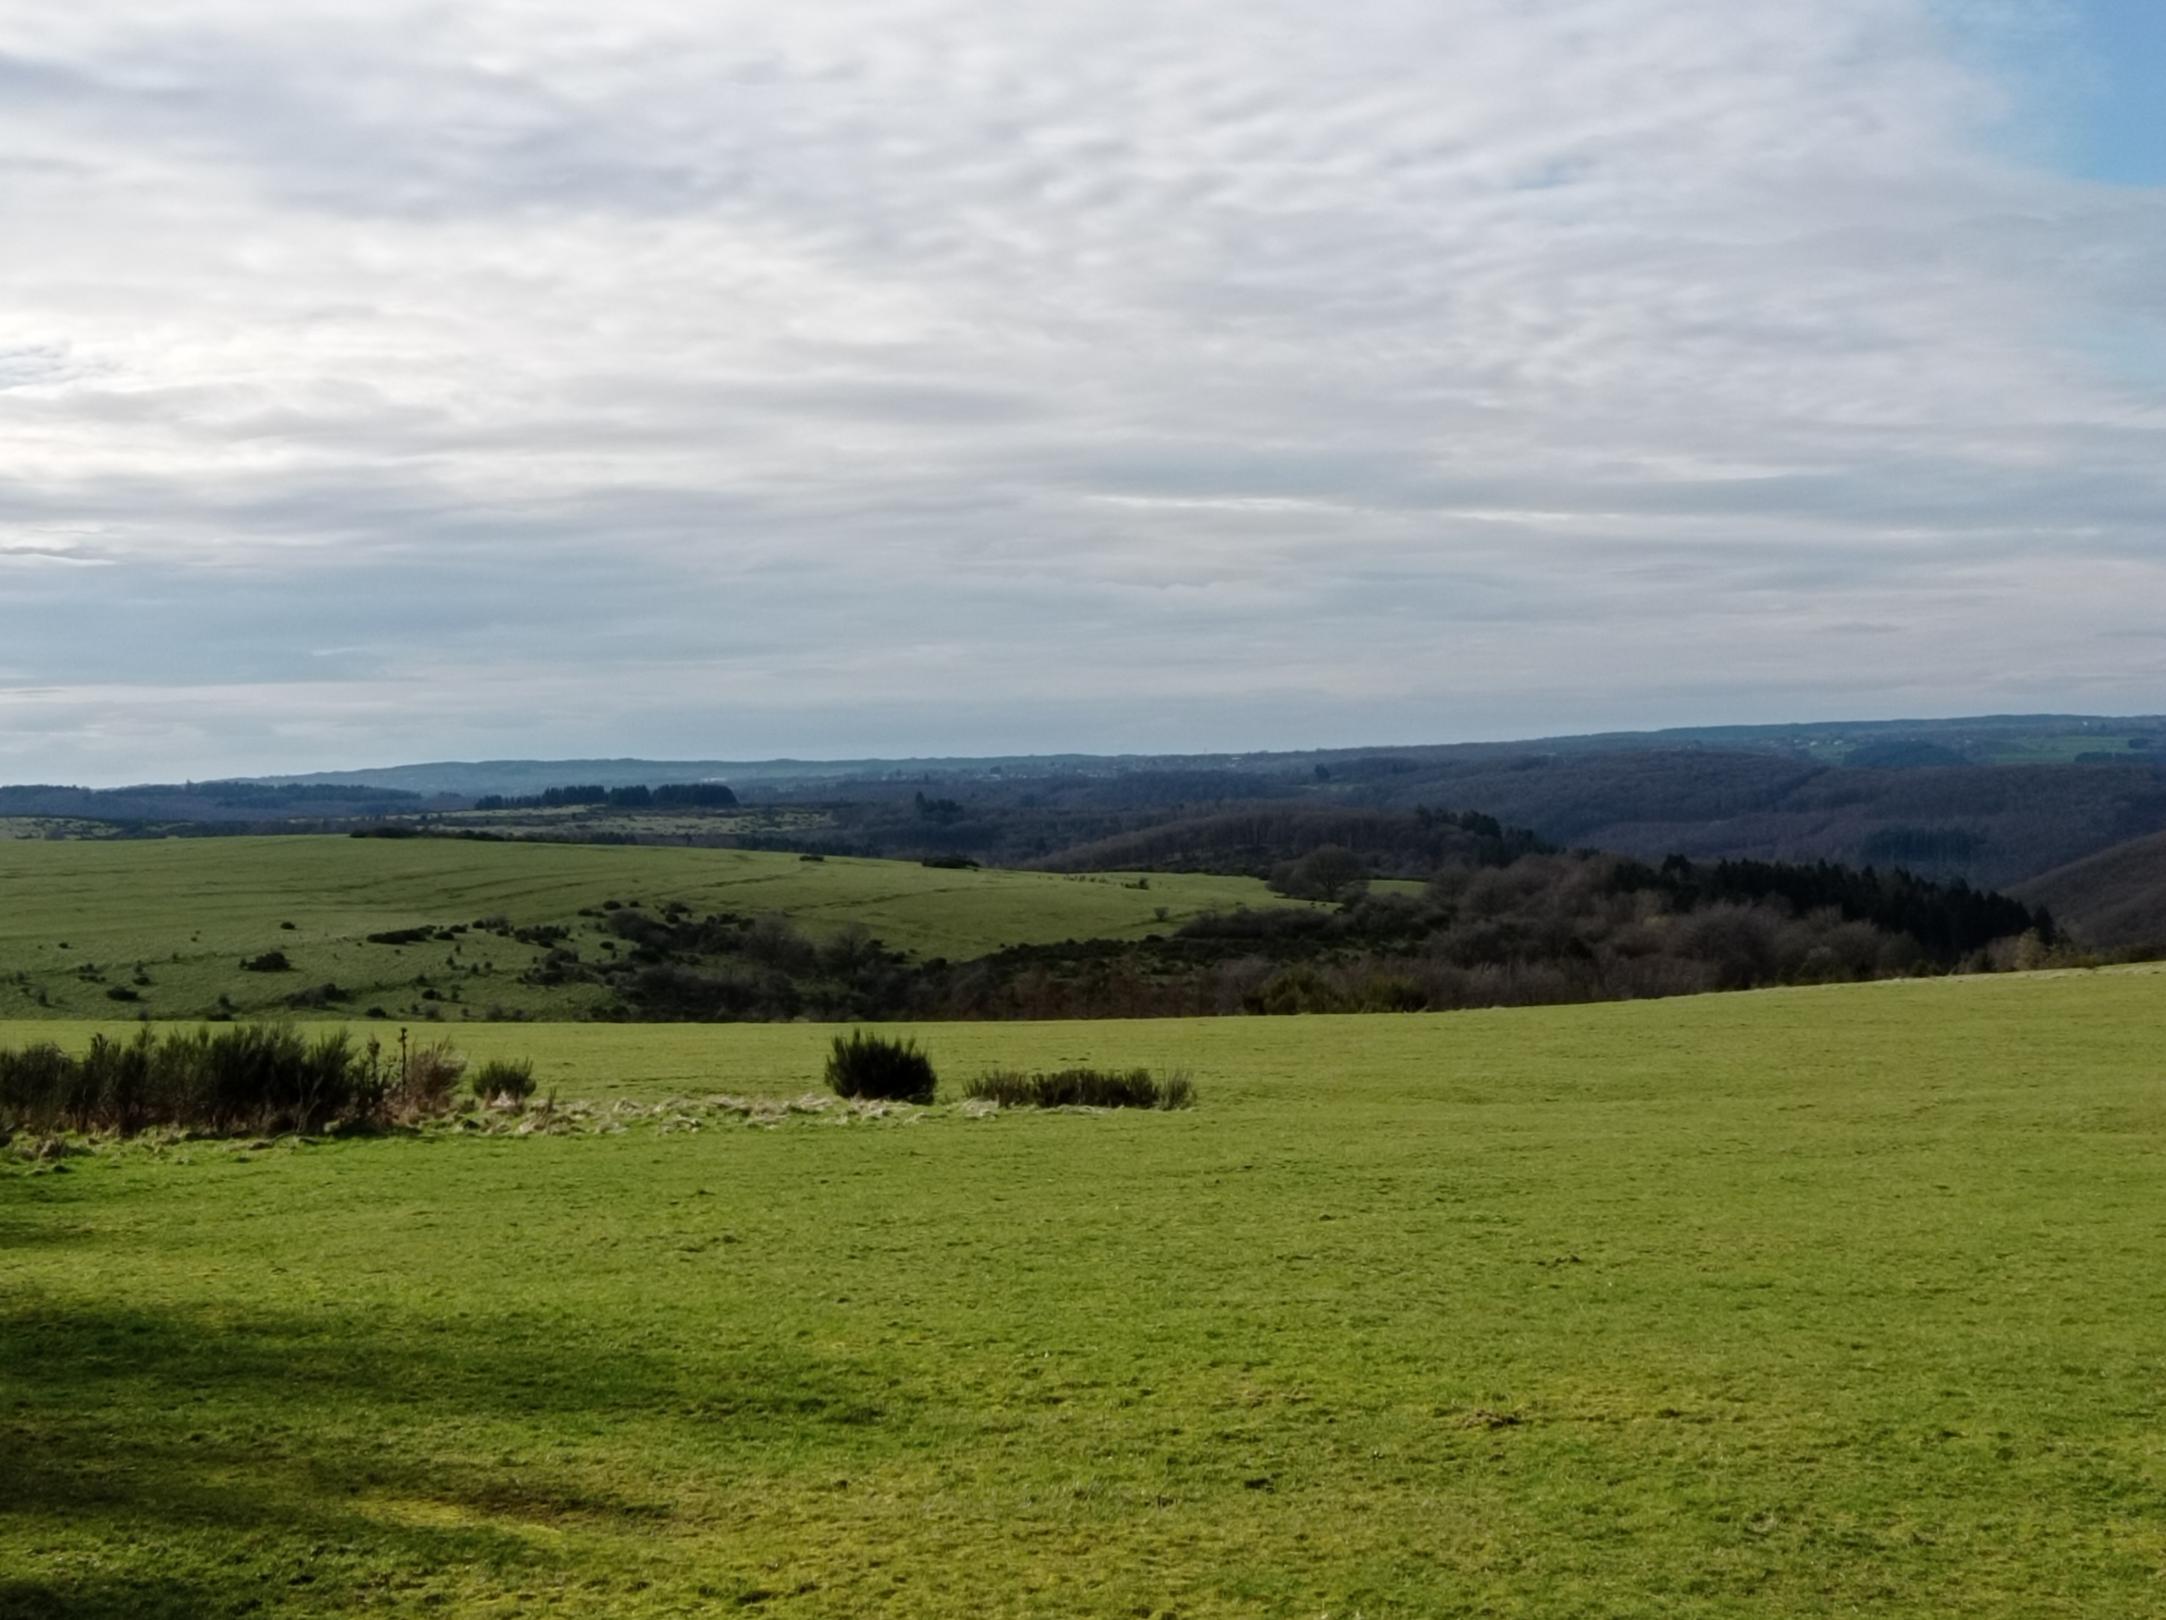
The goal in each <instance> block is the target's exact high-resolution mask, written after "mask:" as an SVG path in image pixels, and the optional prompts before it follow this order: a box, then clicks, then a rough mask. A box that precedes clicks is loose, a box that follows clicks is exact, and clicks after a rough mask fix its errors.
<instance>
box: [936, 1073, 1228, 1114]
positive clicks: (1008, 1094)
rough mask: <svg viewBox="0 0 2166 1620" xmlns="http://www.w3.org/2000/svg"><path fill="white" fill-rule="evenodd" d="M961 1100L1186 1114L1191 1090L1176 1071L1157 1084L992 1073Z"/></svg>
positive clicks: (1137, 1077) (1146, 1078)
mask: <svg viewBox="0 0 2166 1620" xmlns="http://www.w3.org/2000/svg"><path fill="white" fill-rule="evenodd" d="M963 1095H964V1096H966V1097H969V1098H972V1099H975V1100H980V1101H984V1102H993V1103H998V1104H999V1105H1000V1106H1001V1107H1003V1108H1191V1107H1194V1106H1195V1102H1196V1087H1195V1083H1194V1082H1193V1081H1191V1080H1190V1079H1189V1077H1188V1075H1187V1074H1186V1073H1185V1072H1182V1071H1176V1072H1174V1073H1173V1074H1169V1075H1167V1076H1166V1077H1165V1078H1164V1079H1160V1078H1159V1077H1158V1076H1156V1075H1154V1074H1152V1073H1151V1071H1150V1070H1149V1069H1127V1070H1120V1069H1056V1070H1053V1071H1052V1072H1050V1073H1042V1072H1041V1073H1036V1074H1028V1073H1025V1072H1024V1071H1022V1070H1021V1069H994V1070H992V1071H990V1072H988V1073H986V1074H981V1075H979V1076H978V1077H977V1078H976V1079H975V1080H973V1081H971V1082H970V1083H969V1084H968V1085H967V1086H965V1087H964V1088H963Z"/></svg>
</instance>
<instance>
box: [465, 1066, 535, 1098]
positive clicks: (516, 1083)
mask: <svg viewBox="0 0 2166 1620" xmlns="http://www.w3.org/2000/svg"><path fill="white" fill-rule="evenodd" d="M474 1095H475V1096H477V1097H479V1098H480V1099H481V1100H482V1101H483V1102H494V1101H495V1100H496V1099H497V1098H499V1097H505V1098H509V1099H510V1100H511V1101H512V1102H515V1103H523V1102H525V1101H526V1100H527V1098H529V1097H531V1096H533V1095H534V1064H533V1061H532V1060H531V1059H529V1058H491V1059H490V1060H489V1061H488V1062H486V1063H484V1064H483V1065H482V1066H481V1067H480V1068H479V1069H476V1070H475V1071H474Z"/></svg>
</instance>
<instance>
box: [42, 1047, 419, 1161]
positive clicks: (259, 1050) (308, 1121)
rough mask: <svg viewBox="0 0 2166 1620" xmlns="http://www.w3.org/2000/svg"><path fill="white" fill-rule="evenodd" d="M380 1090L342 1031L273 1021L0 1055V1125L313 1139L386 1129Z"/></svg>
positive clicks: (371, 1058)
mask: <svg viewBox="0 0 2166 1620" xmlns="http://www.w3.org/2000/svg"><path fill="white" fill-rule="evenodd" d="M382 1082H383V1076H382V1073H381V1067H380V1064H379V1062H378V1052H377V1049H376V1048H375V1046H374V1043H371V1046H370V1048H369V1049H368V1050H366V1051H357V1050H356V1049H355V1048H354V1046H353V1045H352V1043H351V1042H350V1041H349V1040H348V1038H347V1035H346V1032H345V1031H344V1030H334V1031H332V1032H330V1033H328V1034H324V1035H320V1036H317V1037H316V1038H314V1039H313V1040H311V1039H309V1038H308V1037H305V1036H303V1035H301V1034H300V1033H298V1032H297V1031H296V1030H294V1029H293V1028H292V1027H291V1026H288V1025H282V1024H235V1025H229V1026H227V1027H224V1028H222V1029H219V1030H216V1031H213V1030H211V1029H209V1028H203V1029H197V1030H192V1031H172V1032H169V1033H167V1034H165V1035H163V1036H159V1035H155V1034H153V1033H152V1032H151V1031H150V1030H148V1029H145V1030H141V1031H139V1032H138V1033H137V1034H136V1035H135V1036H134V1038H133V1039H131V1040H127V1041H116V1040H113V1039H110V1038H109V1037H106V1036H103V1035H100V1036H95V1037H93V1038H92V1040H91V1043H90V1047H89V1049H88V1050H87V1051H86V1052H85V1053H84V1054H83V1055H82V1056H81V1057H74V1056H71V1055H69V1054H68V1053H65V1052H63V1051H61V1050H60V1049H59V1048H57V1047H54V1046H49V1045H47V1046H33V1047H29V1048H27V1049H25V1050H22V1051H7V1050H0V1125H6V1124H16V1125H22V1126H26V1127H30V1128H33V1129H41V1130H54V1129H71V1130H82V1131H90V1130H111V1131H118V1132H120V1133H122V1134H124V1135H125V1134H128V1133H131V1132H134V1131H139V1130H142V1129H143V1128H145V1127H146V1126H151V1125H184V1126H192V1127H195V1128H197V1129H201V1130H209V1131H214V1132H221V1133H235V1132H248V1133H259V1132H268V1131H304V1132H307V1131H320V1130H324V1129H327V1128H330V1127H333V1126H340V1125H361V1124H380V1123H386V1122H388V1117H389V1116H388V1111H387V1104H388V1102H389V1100H390V1099H389V1097H388V1094H387V1090H386V1088H385V1086H384V1085H383V1083H382ZM440 1106H441V1101H439V1108H440Z"/></svg>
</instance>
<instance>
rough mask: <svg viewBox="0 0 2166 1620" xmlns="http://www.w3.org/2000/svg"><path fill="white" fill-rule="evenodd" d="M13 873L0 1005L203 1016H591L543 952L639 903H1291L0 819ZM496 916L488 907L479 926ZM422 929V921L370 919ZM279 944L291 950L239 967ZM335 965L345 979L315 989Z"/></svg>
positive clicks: (8, 870)
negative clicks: (219, 1012) (146, 834)
mask: <svg viewBox="0 0 2166 1620" xmlns="http://www.w3.org/2000/svg"><path fill="white" fill-rule="evenodd" d="M1138 885H1141V886H1138ZM0 893H4V894H5V895H6V897H7V904H6V907H5V909H4V910H0V1017H4V1016H25V1015H32V1014H49V1015H52V1016H61V1015H66V1014H74V1015H76V1016H89V1015H99V1014H105V1015H111V1014H115V1013H119V1014H121V1015H125V1014H128V1013H133V1012H136V1011H145V1012H149V1013H151V1014H152V1015H154V1016H158V1017H180V1018H185V1017H196V1016H200V1015H202V1014H204V1013H206V1012H209V1011H212V1010H214V1009H216V1008H217V1007H218V1006H219V1001H218V998H219V997H220V996H224V997H226V998H228V1003H229V1005H230V1007H231V1009H233V1010H238V1011H240V1012H244V1013H245V1012H277V1011H281V1010H303V1011H315V1012H323V1011H349V1012H359V1011H362V1010H364V1009H366V1008H368V1007H370V1006H372V1005H380V1006H382V1007H384V1008H385V1009H386V1010H387V1011H388V1012H391V1013H393V1014H400V1013H409V1012H411V1013H420V1014H424V1015H426V1014H429V1013H432V1012H433V1013H436V1014H440V1015H442V1016H445V1017H451V1018H465V1017H469V1016H471V1017H480V1016H483V1015H484V1014H485V1013H495V1014H498V1015H502V1014H507V1013H511V1014H533V1013H539V1012H542V1011H549V1012H552V1013H554V1014H555V1015H556V1016H559V1017H564V1016H579V1015H580V1014H582V1013H586V1012H590V1011H594V1010H596V1009H598V1008H599V1007H601V1006H603V1005H604V1004H606V1003H607V1002H608V1000H609V997H608V995H607V993H606V992H605V991H604V990H603V989H602V988H600V987H599V986H595V985H590V984H585V983H577V982H563V981H561V980H560V981H554V982H534V981H535V980H536V979H537V978H543V979H546V978H547V975H546V974H545V973H542V972H541V971H540V970H541V969H542V968H543V965H544V964H545V963H546V962H547V960H548V958H549V957H550V955H551V953H552V952H553V951H563V950H567V949H569V950H574V951H584V952H586V953H588V954H589V955H591V956H593V957H595V958H598V959H604V958H608V957H612V956H616V955H618V954H625V955H629V954H630V953H631V952H633V951H634V950H636V948H637V942H636V941H635V940H634V939H632V938H631V937H630V935H629V933H628V932H627V930H628V929H629V928H630V927H631V924H630V923H629V922H627V921H620V919H621V918H625V917H626V916H627V915H628V914H633V913H637V914H644V915H648V916H652V917H655V918H657V919H660V918H664V917H675V916H685V917H707V916H715V915H719V916H725V917H728V918H733V919H737V920H738V921H739V922H740V923H742V924H745V925H754V924H759V923H760V921H761V919H763V918H769V917H775V916H780V917H785V918H787V919H789V920H790V922H791V923H793V924H794V925H796V927H797V928H798V929H801V930H803V931H804V932H805V933H806V934H807V935H809V936H810V937H811V939H813V940H814V941H818V940H820V939H823V938H827V937H830V936H834V935H836V934H838V932H839V931H842V930H844V929H845V928H846V926H847V925H851V924H855V925H858V926H859V927H861V928H863V929H864V930H867V931H868V932H869V934H870V935H871V936H872V937H873V938H875V939H877V940H878V941H880V942H881V943H882V944H884V945H885V946H887V947H889V948H890V949H891V950H893V951H895V952H900V953H903V954H905V955H907V956H909V957H912V958H919V959H922V958H927V957H973V956H979V955H983V954H985V953H987V952H990V951H996V950H999V949H1001V948H1002V947H1004V946H1016V945H1032V944H1050V943H1053V942H1057V941H1061V940H1066V939H1071V938H1073V939H1098V938H1106V939H1137V938H1141V937H1142V936H1143V935H1145V934H1147V933H1151V932H1155V931H1158V930H1160V929H1163V928H1165V927H1168V926H1178V925H1179V924H1180V923H1181V922H1182V921H1184V920H1187V919H1190V918H1193V917H1196V916H1199V915H1202V914H1204V913H1206V912H1209V911H1214V910H1221V909H1224V908H1227V907H1230V906H1237V905H1242V904H1248V905H1258V904H1261V905H1271V904H1274V903H1278V902H1277V898H1276V897H1275V896H1273V895H1272V894H1270V893H1269V892H1268V891H1267V890H1266V889H1265V888H1264V886H1263V885H1262V884H1261V883H1260V882H1257V881H1254V880H1252V879H1247V878H1224V877H1208V876H1154V877H1151V878H1148V879H1140V880H1139V879H1135V878H1129V877H1123V876H1110V875H1107V876H1092V877H1075V876H1059V875H1055V874H1052V873H1039V872H994V871H949V870H938V869H933V868H928V867H924V866H920V865H917V864H914V863H904V862H895V861H857V860H844V859H831V860H824V861H805V860H801V859H799V858H798V857H796V856H794V855H777V854H767V853H762V852H756V851H741V850H687V849H667V848H654V847H640V848H613V847H599V848H597V847H590V846H581V845H564V844H519V843H501V844H499V843H486V842H475V841H469V840H463V839H437V838H413V839H377V838H347V837H309V836H293V837H282V838H221V839H160V840H129V841H123V842H113V843H93V842H72V841H45V840H15V841H6V840H0ZM484 920H486V921H487V922H488V923H489V925H490V926H488V927H477V926H476V925H477V924H478V923H481V922H483V921H484ZM288 924H291V925H292V926H291V927H288V926H287V925H288ZM770 932H772V931H771V930H770ZM408 933H412V934H415V935H416V936H417V937H414V938H409V939H399V938H395V937H394V938H392V939H389V940H383V939H379V940H376V941H371V940H370V938H369V936H370V935H372V934H373V935H390V936H397V935H401V934H408ZM762 937H763V938H764V937H765V936H762ZM774 943H776V944H777V945H778V946H782V945H786V944H787V943H788V941H787V938H786V937H780V938H777V939H776V940H775V941H774ZM271 951H277V952H280V953H282V954H283V955H284V957H285V958H286V960H287V961H288V962H289V963H290V964H291V965H290V968H289V969H287V970H284V971H261V972H258V971H246V970H243V969H242V968H241V966H240V964H241V963H242V962H243V961H244V960H246V959H254V958H256V957H259V956H261V955H262V954H263V953H266V952H271ZM326 984H329V985H334V986H336V987H337V989H338V991H339V997H338V998H336V999H333V1000H330V1001H328V1002H326V1001H322V1000H319V1001H317V1002H315V1003H314V1004H313V1005H311V1003H310V1002H309V1001H308V999H307V998H308V997H310V996H312V995H315V994H316V993H317V992H319V991H320V990H321V988H322V987H323V986H324V985H326ZM114 991H121V992H124V993H125V994H124V996H122V997H115V996H114V995H113V992H114ZM297 997H299V998H302V999H300V1000H298V1001H297V1000H296V998H297Z"/></svg>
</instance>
